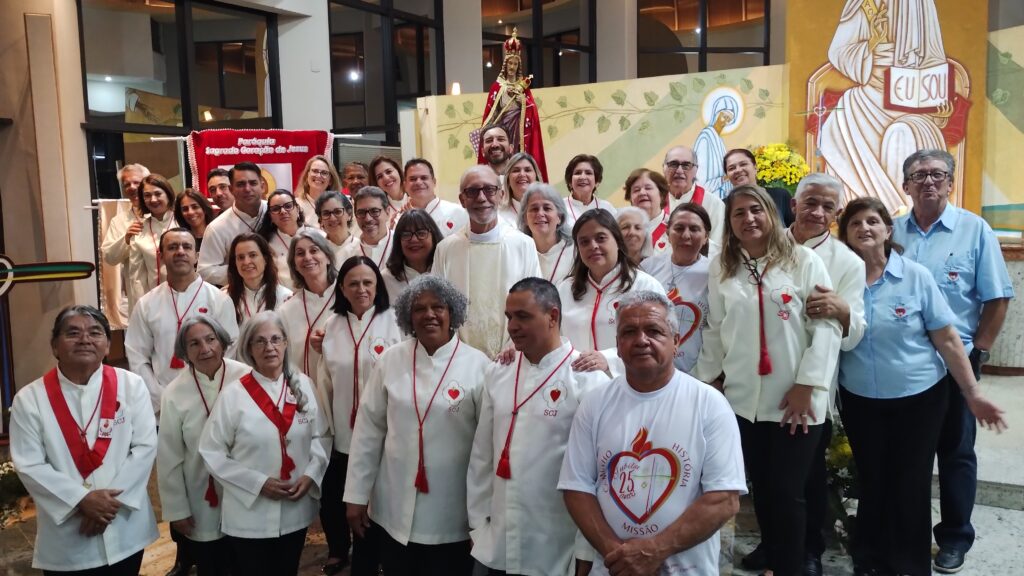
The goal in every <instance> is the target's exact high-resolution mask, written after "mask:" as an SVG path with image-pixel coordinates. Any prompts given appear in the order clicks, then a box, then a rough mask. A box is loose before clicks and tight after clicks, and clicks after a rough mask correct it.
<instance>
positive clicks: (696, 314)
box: [675, 300, 704, 348]
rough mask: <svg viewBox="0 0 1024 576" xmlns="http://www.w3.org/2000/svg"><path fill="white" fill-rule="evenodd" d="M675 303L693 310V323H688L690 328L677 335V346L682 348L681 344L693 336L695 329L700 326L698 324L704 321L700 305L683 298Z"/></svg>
mask: <svg viewBox="0 0 1024 576" xmlns="http://www.w3.org/2000/svg"><path fill="white" fill-rule="evenodd" d="M675 304H676V306H683V307H685V308H689V309H690V311H691V312H693V323H692V324H690V329H689V330H687V331H686V332H684V333H683V334H682V335H681V336H680V337H679V347H680V348H682V346H683V344H685V343H686V341H687V340H689V339H690V338H691V337H692V336H693V334H694V333H695V332H696V331H697V329H698V328H700V325H701V324H702V323H703V322H704V318H703V316H702V314H701V312H700V307H699V306H697V305H696V304H694V303H693V302H687V301H686V300H683V301H681V302H676V303H675Z"/></svg>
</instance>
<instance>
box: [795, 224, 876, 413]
mask: <svg viewBox="0 0 1024 576" xmlns="http://www.w3.org/2000/svg"><path fill="white" fill-rule="evenodd" d="M786 232H787V233H789V235H790V237H791V238H792V236H793V235H792V233H791V232H790V231H789V230H787V231H786ZM804 246H806V247H808V248H810V249H811V250H814V253H815V254H817V255H818V256H819V257H820V258H821V260H822V262H824V263H825V268H826V269H827V270H828V276H829V278H831V279H832V289H833V290H835V292H836V294H838V295H839V296H840V297H841V298H842V299H843V300H845V301H846V303H847V304H848V305H849V306H850V326H849V328H848V329H847V330H846V336H843V340H842V342H841V343H840V346H839V347H840V350H842V351H843V352H848V351H850V350H853V349H854V348H856V347H857V344H859V343H860V340H861V338H863V337H864V331H865V330H867V321H866V320H865V319H864V288H865V283H866V281H867V272H865V270H864V260H861V257H860V256H857V254H856V253H854V251H853V250H850V249H849V248H848V247H847V246H846V244H843V243H842V242H841V241H839V240H838V239H836V238H833V237H832V233H831V232H829V231H827V230H826V231H825V232H824V233H823V234H821V235H820V236H816V237H814V238H809V239H808V240H807V241H806V242H804ZM837 390H839V364H838V363H836V370H835V372H833V374H832V387H831V388H830V389H829V402H828V409H829V415H830V416H832V417H835V415H836V405H835V404H836V402H835V400H836V391H837ZM819 420H821V419H820V418H819Z"/></svg>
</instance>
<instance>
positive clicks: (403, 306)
mask: <svg viewBox="0 0 1024 576" xmlns="http://www.w3.org/2000/svg"><path fill="white" fill-rule="evenodd" d="M427 292H430V293H432V294H433V295H434V296H437V297H438V298H440V299H441V300H443V301H444V303H445V304H446V305H447V306H448V317H449V330H450V331H451V333H452V334H454V333H455V331H456V330H458V329H459V328H460V327H461V326H462V325H463V324H465V323H466V316H467V315H468V313H469V299H468V298H466V296H465V295H463V294H462V292H459V289H458V288H456V287H455V285H454V284H452V283H451V282H449V281H447V280H445V279H444V278H441V277H440V276H434V275H433V274H424V275H423V276H418V277H417V278H416V279H415V280H413V281H412V282H411V283H410V284H409V287H408V288H406V289H405V290H404V291H403V292H402V293H401V294H399V296H398V300H396V301H395V304H394V307H395V320H396V322H397V323H398V328H399V329H401V330H402V332H405V333H406V334H408V335H410V336H412V337H415V336H416V332H415V330H414V329H413V325H412V307H413V304H415V303H416V300H418V299H419V297H420V296H422V295H423V294H426V293H427Z"/></svg>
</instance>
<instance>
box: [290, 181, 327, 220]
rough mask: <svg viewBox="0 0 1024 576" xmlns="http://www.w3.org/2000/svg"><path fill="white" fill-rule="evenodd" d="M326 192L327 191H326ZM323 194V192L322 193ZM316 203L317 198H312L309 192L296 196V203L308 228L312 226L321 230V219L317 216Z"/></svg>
mask: <svg viewBox="0 0 1024 576" xmlns="http://www.w3.org/2000/svg"><path fill="white" fill-rule="evenodd" d="M324 192H326V190H325V191H324ZM321 194H323V192H321ZM316 201H317V199H315V198H310V196H309V192H304V193H301V194H296V196H295V203H296V204H298V205H299V208H301V209H302V219H303V221H304V222H305V223H306V226H312V227H314V228H320V219H319V218H317V215H316Z"/></svg>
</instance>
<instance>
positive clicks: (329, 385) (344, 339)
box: [317, 307, 403, 454]
mask: <svg viewBox="0 0 1024 576" xmlns="http://www.w3.org/2000/svg"><path fill="white" fill-rule="evenodd" d="M375 312H376V309H375V308H374V307H370V309H369V310H367V311H366V312H364V313H363V318H362V320H360V319H359V318H358V317H357V316H356V315H355V314H353V313H351V312H349V313H347V314H345V315H338V314H334V313H332V314H331V317H330V319H328V320H327V325H326V326H325V327H324V328H325V330H326V334H325V335H324V344H323V351H324V353H323V356H321V357H320V362H319V365H320V366H319V371H318V375H317V382H318V388H321V389H323V390H324V391H326V396H327V398H326V400H328V401H329V402H328V403H326V404H324V406H329V407H331V422H332V424H333V431H334V449H335V450H336V451H338V452H342V453H344V454H348V450H349V444H350V443H351V442H352V427H351V417H352V404H353V401H354V400H355V397H354V394H353V387H352V385H353V381H354V379H355V353H354V352H355V347H356V343H357V342H358V343H359V384H358V386H359V394H360V395H362V393H363V390H365V389H366V382H367V381H368V380H369V379H370V374H372V373H373V368H374V367H375V366H376V365H377V361H378V360H380V356H381V354H383V353H384V351H385V350H387V349H388V348H390V347H391V346H394V345H395V344H397V343H399V342H401V341H402V339H403V338H402V333H401V332H400V331H399V330H398V324H396V323H395V312H394V311H393V310H392V309H390V308H388V309H387V310H385V311H383V312H381V313H380V314H376V316H375ZM350 328H351V331H350V330H349V329H350ZM353 336H354V337H355V340H353ZM322 395H323V394H322ZM357 407H358V406H357Z"/></svg>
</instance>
